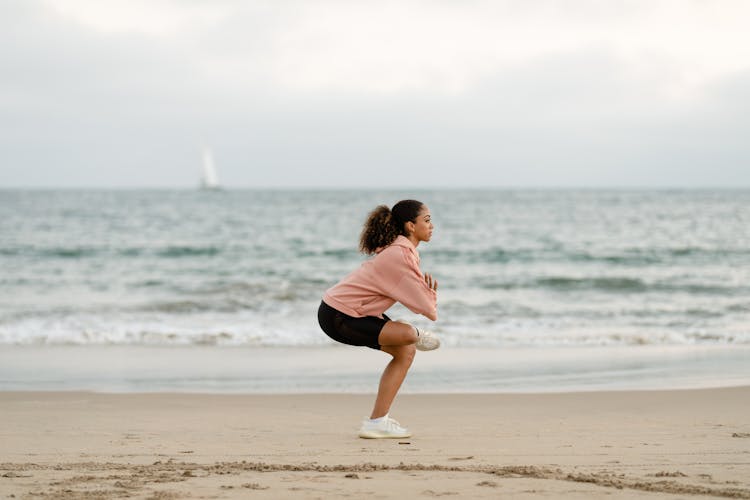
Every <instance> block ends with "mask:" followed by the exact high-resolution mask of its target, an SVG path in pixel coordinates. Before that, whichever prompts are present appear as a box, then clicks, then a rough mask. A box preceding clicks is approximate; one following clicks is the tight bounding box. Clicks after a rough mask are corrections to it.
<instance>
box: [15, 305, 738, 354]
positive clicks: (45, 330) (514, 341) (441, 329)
mask: <svg viewBox="0 0 750 500" xmlns="http://www.w3.org/2000/svg"><path fill="white" fill-rule="evenodd" d="M295 311H296V316H293V317H292V318H286V319H285V318H284V317H283V315H282V316H276V317H275V318H273V319H269V318H268V316H267V315H266V314H264V313H258V314H256V315H254V316H246V317H245V319H244V320H242V321H240V320H238V319H237V318H236V317H234V318H232V317H230V316H226V315H225V316H221V315H219V316H215V315H213V313H209V314H202V315H198V316H196V317H195V318H194V319H192V317H191V318H185V317H182V318H180V321H177V320H176V319H174V318H172V319H170V318H171V317H170V316H162V317H161V319H158V318H153V317H152V319H151V321H144V320H145V319H146V318H141V319H138V316H132V317H131V319H127V318H125V317H122V318H121V319H119V320H117V319H114V318H108V317H104V318H102V317H96V316H78V317H66V318H33V319H27V320H25V321H16V322H4V323H2V324H0V345H2V344H4V345H146V346H191V345H194V346H206V345H215V346H229V347H231V346H247V347H253V346H257V347H306V346H320V345H327V344H332V341H331V340H330V339H329V338H328V337H327V336H326V335H324V334H323V333H322V332H321V331H320V329H319V328H318V327H317V324H316V322H315V318H314V311H313V310H310V311H304V315H305V316H304V317H300V313H301V312H300V311H299V310H297V309H295ZM290 313H291V312H290ZM535 325H536V326H535ZM690 328H691V327H690V326H681V327H680V328H674V329H668V328H664V327H648V326H643V327H634V326H633V325H631V326H629V327H619V328H606V327H602V328H600V329H592V328H590V327H589V328H585V329H579V328H575V327H572V328H571V327H567V328H563V327H559V326H558V327H550V326H549V325H548V326H547V327H543V325H541V324H540V323H539V322H536V321H533V322H521V321H518V320H508V321H504V322H502V323H495V324H491V323H483V322H481V321H478V322H476V323H475V324H473V325H468V324H460V323H450V324H446V325H443V326H434V331H435V333H436V334H437V335H439V336H440V337H441V339H442V340H443V343H444V345H445V346H446V347H485V348H504V347H538V348H547V347H592V346H593V347H595V346H634V345H654V346H668V345H750V329H747V328H745V327H743V326H740V325H735V326H734V327H725V328H711V329H707V328H693V329H692V330H691V329H690Z"/></svg>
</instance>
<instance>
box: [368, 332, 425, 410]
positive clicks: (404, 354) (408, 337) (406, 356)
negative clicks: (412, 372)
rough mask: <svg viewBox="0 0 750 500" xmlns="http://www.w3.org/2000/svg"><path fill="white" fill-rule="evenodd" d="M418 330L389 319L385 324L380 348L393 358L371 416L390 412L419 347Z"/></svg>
mask: <svg viewBox="0 0 750 500" xmlns="http://www.w3.org/2000/svg"><path fill="white" fill-rule="evenodd" d="M416 341H417V332H416V330H415V329H414V327H413V326H411V325H408V324H406V323H401V322H398V321H389V322H388V323H386V324H385V326H383V329H382V330H381V331H380V335H379V336H378V343H380V350H381V351H383V352H387V353H388V354H390V355H391V356H393V359H391V361H390V362H389V363H388V366H386V367H385V370H383V375H382V376H381V377H380V386H378V396H377V398H376V399H375V406H374V407H373V409H372V414H371V415H370V418H379V417H382V416H383V415H385V414H386V413H388V411H389V410H390V409H391V404H392V403H393V400H394V399H395V398H396V394H397V393H398V390H399V389H400V388H401V384H402V383H403V381H404V379H405V378H406V373H407V372H408V371H409V367H411V363H412V361H414V354H415V353H416V352H417V348H416V347H415V346H414V344H415V343H416Z"/></svg>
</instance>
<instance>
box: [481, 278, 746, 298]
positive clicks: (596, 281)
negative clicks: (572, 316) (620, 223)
mask: <svg viewBox="0 0 750 500" xmlns="http://www.w3.org/2000/svg"><path fill="white" fill-rule="evenodd" d="M476 285H477V286H479V287H480V288H482V289H484V290H517V289H526V290H528V289H541V290H544V289H547V290H553V291H579V292H605V293H623V294H626V293H627V294H632V293H646V292H667V293H685V294H692V295H732V294H737V293H748V288H747V287H746V286H745V285H736V286H732V285H712V284H696V283H675V282H669V281H653V282H650V281H646V280H643V279H640V278H634V277H631V276H604V277H572V276H543V277H539V278H531V279H524V280H519V279H516V280H512V279H511V280H507V281H497V280H495V279H492V278H482V279H480V280H478V281H477V282H476Z"/></svg>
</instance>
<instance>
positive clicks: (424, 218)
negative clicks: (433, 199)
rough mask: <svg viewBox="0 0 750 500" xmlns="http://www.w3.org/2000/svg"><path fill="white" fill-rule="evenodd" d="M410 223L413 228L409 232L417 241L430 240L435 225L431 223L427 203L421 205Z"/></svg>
mask: <svg viewBox="0 0 750 500" xmlns="http://www.w3.org/2000/svg"><path fill="white" fill-rule="evenodd" d="M412 224H414V230H413V231H412V233H411V234H412V236H414V238H415V239H416V240H417V241H418V242H419V241H430V238H432V230H433V229H434V227H435V226H433V225H432V216H431V215H430V209H429V208H428V207H427V205H422V208H421V209H420V210H419V214H418V215H417V218H416V220H415V221H414V222H413V223H412Z"/></svg>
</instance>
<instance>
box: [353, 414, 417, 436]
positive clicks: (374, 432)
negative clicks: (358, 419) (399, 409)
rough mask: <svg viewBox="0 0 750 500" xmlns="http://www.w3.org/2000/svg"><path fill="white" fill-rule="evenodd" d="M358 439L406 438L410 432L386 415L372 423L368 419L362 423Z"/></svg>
mask: <svg viewBox="0 0 750 500" xmlns="http://www.w3.org/2000/svg"><path fill="white" fill-rule="evenodd" d="M359 437H361V438H365V439H388V438H396V439H398V438H408V437H411V432H409V429H407V428H406V427H401V424H399V423H398V422H396V421H395V420H393V419H392V418H391V417H389V416H388V415H386V416H384V417H383V418H381V419H379V421H378V422H373V421H372V420H370V419H369V418H365V419H364V420H363V421H362V427H361V428H360V429H359Z"/></svg>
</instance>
